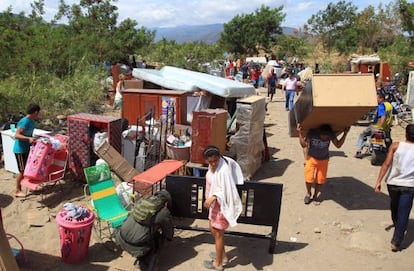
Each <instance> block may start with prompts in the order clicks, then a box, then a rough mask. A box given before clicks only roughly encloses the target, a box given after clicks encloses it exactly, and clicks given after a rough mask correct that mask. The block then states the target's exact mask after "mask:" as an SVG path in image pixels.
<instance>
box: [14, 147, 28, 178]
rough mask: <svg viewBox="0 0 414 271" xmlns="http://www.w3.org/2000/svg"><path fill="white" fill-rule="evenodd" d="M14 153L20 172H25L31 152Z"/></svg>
mask: <svg viewBox="0 0 414 271" xmlns="http://www.w3.org/2000/svg"><path fill="white" fill-rule="evenodd" d="M14 155H15V156H16V161H17V167H18V169H19V172H21V173H23V172H24V169H25V167H26V163H27V158H28V157H29V153H28V152H26V153H15V154H14Z"/></svg>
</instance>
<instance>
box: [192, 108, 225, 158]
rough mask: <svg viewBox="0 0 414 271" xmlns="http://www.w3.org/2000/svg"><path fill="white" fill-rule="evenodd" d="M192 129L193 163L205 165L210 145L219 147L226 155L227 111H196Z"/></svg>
mask: <svg viewBox="0 0 414 271" xmlns="http://www.w3.org/2000/svg"><path fill="white" fill-rule="evenodd" d="M191 128H192V135H191V156H190V161H191V162H193V163H199V164H205V162H206V161H205V159H204V154H203V153H204V149H205V148H206V147H207V146H209V145H215V146H217V147H218V148H219V149H220V151H221V153H224V151H225V150H226V136H227V110H224V109H206V110H203V111H194V112H193V122H192V124H191Z"/></svg>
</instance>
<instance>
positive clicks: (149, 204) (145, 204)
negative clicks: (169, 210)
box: [132, 195, 165, 226]
mask: <svg viewBox="0 0 414 271" xmlns="http://www.w3.org/2000/svg"><path fill="white" fill-rule="evenodd" d="M164 205H165V199H163V198H162V197H159V196H156V195H154V196H151V197H149V198H141V199H140V200H138V202H137V203H136V204H135V207H134V210H132V216H133V217H134V219H135V221H136V222H138V223H140V224H142V225H147V226H149V225H150V224H151V220H152V217H153V216H154V215H156V214H157V213H158V211H159V210H161V208H162V207H164Z"/></svg>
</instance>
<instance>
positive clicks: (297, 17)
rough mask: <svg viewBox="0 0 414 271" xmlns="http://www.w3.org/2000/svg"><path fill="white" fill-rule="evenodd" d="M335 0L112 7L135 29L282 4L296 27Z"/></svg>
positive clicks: (126, 1) (51, 0)
mask: <svg viewBox="0 0 414 271" xmlns="http://www.w3.org/2000/svg"><path fill="white" fill-rule="evenodd" d="M31 2H33V1H30V0H1V1H0V12H2V11H5V10H6V9H7V8H8V7H9V6H11V7H12V11H13V12H14V13H19V12H22V11H23V12H25V13H26V14H30V13H31V7H30V3H31ZM79 2H80V1H79V0H65V3H66V4H68V5H71V4H74V3H79ZM336 2H338V1H335V0H331V1H329V0H327V1H325V0H320V1H319V0H262V1H256V0H238V1H231V0H230V1H229V0H118V1H113V2H112V4H113V5H115V6H117V7H118V14H119V17H118V22H121V21H123V20H124V19H126V18H131V19H133V20H135V21H137V22H138V26H139V27H141V26H144V27H147V28H153V27H174V26H180V25H204V24H216V23H227V22H229V21H230V20H231V19H232V18H233V17H234V16H236V15H242V14H250V13H253V12H254V11H255V10H257V9H259V8H260V7H261V5H265V6H268V7H270V8H276V7H280V6H282V5H283V11H282V12H283V13H285V14H286V17H285V20H284V21H283V22H282V26H284V27H294V28H299V27H302V26H303V25H304V24H306V22H307V20H308V19H309V18H310V17H311V16H312V15H313V14H316V13H317V12H318V11H319V10H325V8H326V6H327V5H328V3H336ZM347 2H352V3H353V4H354V5H356V6H357V7H358V11H361V10H363V9H364V8H366V7H367V6H369V5H372V6H374V7H378V5H379V3H382V4H383V5H387V4H388V3H390V2H393V1H392V0H379V1H372V0H347ZM58 5H59V0H45V15H44V16H43V17H44V19H45V20H47V21H50V20H51V19H52V18H53V16H54V15H55V14H56V13H57V9H58Z"/></svg>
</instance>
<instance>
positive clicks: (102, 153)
mask: <svg viewBox="0 0 414 271" xmlns="http://www.w3.org/2000/svg"><path fill="white" fill-rule="evenodd" d="M96 154H97V155H98V156H99V158H102V159H103V160H105V162H107V163H108V165H109V167H110V168H111V170H112V171H113V172H115V174H116V175H118V177H119V178H121V179H122V180H123V181H125V182H131V181H132V179H133V178H134V177H135V176H136V175H138V174H139V172H138V171H137V170H136V169H135V168H133V167H132V166H131V165H130V164H129V163H128V161H127V160H125V158H124V157H122V155H121V154H120V153H119V152H117V151H116V150H115V149H114V148H113V147H112V146H111V145H109V143H108V142H106V141H104V142H102V144H101V145H99V147H98V148H97V149H96Z"/></svg>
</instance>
